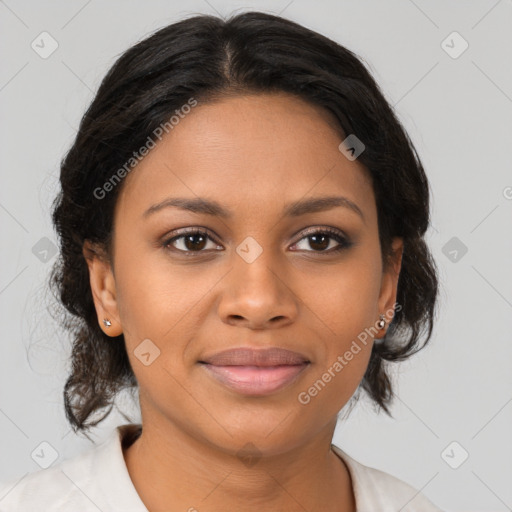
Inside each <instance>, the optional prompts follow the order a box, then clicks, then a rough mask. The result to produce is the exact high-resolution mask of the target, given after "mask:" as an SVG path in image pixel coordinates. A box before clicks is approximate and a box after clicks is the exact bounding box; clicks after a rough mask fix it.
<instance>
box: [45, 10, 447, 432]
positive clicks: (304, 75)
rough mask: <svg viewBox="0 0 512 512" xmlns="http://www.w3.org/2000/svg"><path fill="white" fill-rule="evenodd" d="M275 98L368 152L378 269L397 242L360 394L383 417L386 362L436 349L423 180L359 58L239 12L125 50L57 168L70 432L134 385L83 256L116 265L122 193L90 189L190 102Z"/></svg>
mask: <svg viewBox="0 0 512 512" xmlns="http://www.w3.org/2000/svg"><path fill="white" fill-rule="evenodd" d="M271 92H286V93H289V94H292V95H295V96H296V97H298V98H300V99H302V100H306V101H308V102H310V103H312V104H314V105H316V106H317V107H322V108H323V109H326V110H327V111H329V112H330V113H331V114H333V115H334V117H335V118H336V119H337V121H338V122H339V128H340V133H344V134H345V135H347V134H355V135H356V136H357V137H358V138H359V139H360V140H361V141H363V143H364V144H365V145H366V149H365V150H364V152H363V153H362V154H361V155H360V156H359V157H358V161H359V162H361V163H362V164H363V165H364V167H365V168H366V169H367V171H368V174H369V176H371V181H372V185H373V189H374V193H375V198H376V206H377V212H378V227H379V239H380V244H381V251H382V260H383V262H384V264H385V263H386V262H387V261H389V260H388V256H389V255H390V254H391V253H390V250H391V240H392V237H402V238H403V240H404V252H403V257H402V267H401V273H400V277H399V281H398V290H397V302H398V304H399V305H400V308H397V311H396V313H395V316H394V318H393V320H392V322H391V324H390V325H389V328H388V330H387V332H386V335H385V338H384V339H383V340H382V342H380V343H375V344H374V345H373V349H372V353H371V358H370V361H369V365H368V367H367V370H366V373H365V375H364V378H363V380H362V382H361V384H360V386H359V388H358V391H359V390H360V389H361V388H362V389H364V390H365V391H366V392H367V393H368V395H369V396H370V397H371V399H372V401H373V403H374V404H376V406H377V408H378V409H380V408H382V409H384V411H385V412H386V413H387V414H389V415H391V414H390V412H389V407H388V406H389V404H390V402H391V400H392V397H393V391H392V383H391V379H390V377H389V375H388V374H387V372H386V362H387V361H399V360H404V359H406V358H407V357H409V356H410V355H412V354H413V353H415V352H417V351H418V350H420V349H421V348H422V347H423V346H424V345H425V344H426V343H427V342H428V340H429V339H430V338H431V335H432V329H433V321H434V316H435V313H436V311H435V307H436V299H437V293H438V277H437V269H436V265H435V263H434V261H433V259H432V256H431V254H430V252H429V249H428V247H427V245H426V243H425V240H424V235H425V232H426V230H427V228H428V226H429V184H428V181H427V177H426V175H425V172H424V169H423V166H422V164H421V162H420V159H419V157H418V154H417V152H416V149H415V148H414V146H413V144H412V142H411V140H410V139H409V137H408V135H407V134H406V132H405V130H404V128H403V127H402V125H401V123H400V122H399V120H398V119H397V117H396V115H395V114H394V112H393V110H392V108H391V106H390V105H389V104H388V102H387V101H386V99H385V98H384V96H383V94H382V92H381V91H380V89H379V87H378V86H377V84H376V82H375V81H374V79H373V78H372V76H371V74H370V73H369V71H367V69H366V68H365V66H364V64H363V63H362V60H360V59H359V58H358V57H357V56H356V55H355V54H354V53H352V52H351V51H350V50H348V49H346V48H344V47H343V46H341V45H339V44H337V43H335V42H334V41H332V40H330V39H328V38H327V37H324V36H322V35H320V34H318V33H316V32H314V31H311V30H309V29H307V28H305V27H303V26H301V25H299V24H297V23H294V22H292V21H290V20H286V19H284V18H281V17H279V16H274V15H270V14H265V13H262V12H246V13H242V14H238V15H236V16H231V17H230V18H228V19H226V20H225V19H222V18H218V17H215V16H211V15H194V16H191V17H189V18H187V19H184V20H181V21H179V22H177V23H174V24H171V25H169V26H166V27H164V28H162V29H160V30H158V31H157V32H155V33H154V34H152V35H151V36H149V37H148V38H146V39H144V40H142V41H140V42H138V43H137V44H135V45H134V46H132V47H131V48H129V49H128V50H127V51H126V52H125V53H123V54H122V55H121V56H120V57H119V58H118V60H117V61H116V62H115V64H114V65H113V66H112V68H111V69H110V70H109V71H108V73H107V75H106V76H105V77H104V79H103V81H102V82H101V85H100V87H99V89H98V92H97V94H96V96H95V98H94V100H93V101H92V103H91V105H90V106H89V108H88V109H87V111H86V112H85V114H84V116H83V118H82V120H81V122H80V126H79V130H78V133H77V135H76V139H75V140H74V143H73V145H72V146H71V149H70V150H69V151H68V153H67V154H66V156H65V157H64V158H63V160H62V162H61V171H60V184H61V190H60V191H59V193H58V196H57V197H56V198H55V201H54V203H53V211H52V220H53V223H54V226H55V229H56V231H57V234H58V237H59V244H60V255H59V258H58V260H57V261H56V263H55V265H54V267H53V269H52V273H51V276H50V286H51V288H52V290H53V291H54V293H55V295H56V296H57V298H58V300H59V301H60V302H61V303H62V304H63V305H64V307H65V311H63V316H64V317H65V320H64V325H65V327H66V328H67V329H68V330H69V331H70V333H71V334H72V337H73V346H72V352H71V365H72V368H71V372H70V374H69V376H68V378H67V381H66V383H65V387H64V403H65V412H66V417H67V419H68V421H69V422H70V424H71V426H72V428H73V429H74V430H75V432H76V431H77V430H80V431H82V432H85V431H87V430H88V429H90V427H92V426H95V425H97V424H98V423H99V422H100V421H102V420H103V419H105V418H106V416H108V414H109V413H110V411H111V409H112V407H113V406H114V400H115V397H116V395H117V393H118V392H119V391H121V390H123V389H131V390H133V389H136V388H137V386H138V384H137V380H136V378H135V375H134V373H133V370H132V368H131V366H130V363H129V359H128V356H127V352H126V347H125V343H124V337H123V335H122V334H121V335H120V336H119V337H117V338H114V339H113V338H111V337H108V336H107V335H106V334H104V333H103V331H102V330H101V328H100V327H99V325H98V319H97V314H96V310H95V307H94V302H93V298H92V292H91V289H90V283H89V272H88V267H87V264H86V260H85V258H84V255H83V252H82V248H83V244H84V241H85V240H90V241H91V242H93V243H94V244H98V246H99V247H102V248H104V250H105V253H106V254H107V255H109V257H110V256H111V235H112V227H113V226H112V223H113V211H114V206H115V203H116V198H117V195H118V194H119V191H120V189H121V187H122V183H121V184H119V185H118V186H117V187H114V188H113V190H112V191H111V192H109V193H108V194H106V195H105V197H104V198H102V199H98V198H97V197H96V195H95V194H94V190H97V188H98V187H102V186H103V185H104V184H105V183H106V182H107V181H108V179H109V178H111V177H112V175H113V174H114V173H115V171H116V170H118V169H119V168H120V167H121V166H122V165H123V164H124V163H125V162H127V161H128V160H129V159H130V157H131V156H132V154H133V152H134V151H136V150H137V149H138V148H140V147H142V146H143V145H144V143H145V142H146V140H147V138H148V136H149V135H150V134H151V133H153V131H154V130H156V129H157V128H158V127H159V126H160V125H162V124H164V123H166V122H167V121H168V119H169V116H170V115H172V113H173V112H175V110H176V109H179V108H180V106H182V105H184V104H186V103H187V101H188V100H189V99H190V98H191V97H194V98H195V99H196V100H197V101H198V103H199V104H205V103H207V102H212V101H215V100H216V99H220V98H222V97H225V96H227V95H243V94H251V93H271ZM341 140H342V139H341ZM422 338H423V339H422ZM93 416H99V418H96V419H94V420H93Z"/></svg>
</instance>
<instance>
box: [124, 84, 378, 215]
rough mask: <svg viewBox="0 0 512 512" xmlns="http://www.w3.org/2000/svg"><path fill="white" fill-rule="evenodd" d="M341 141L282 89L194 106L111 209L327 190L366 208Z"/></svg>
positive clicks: (358, 171)
mask: <svg viewBox="0 0 512 512" xmlns="http://www.w3.org/2000/svg"><path fill="white" fill-rule="evenodd" d="M344 138H345V135H344V134H343V133H342V131H341V128H339V127H338V125H337V121H336V120H335V118H334V116H333V115H332V114H330V113H329V112H328V111H326V110H324V109H322V108H319V107H316V106H314V105H311V104H310V103H307V102H305V101H303V100H301V99H299V98H297V97H295V96H292V95H288V94H285V93H277V94H252V95H247V96H235V97H228V98H223V99H222V100H219V101H215V102H213V103H209V104H204V105H201V104H199V105H198V106H196V107H194V108H193V109H191V111H190V113H188V114H186V115H183V117H181V118H180V120H179V122H178V123H177V124H176V125H175V126H174V128H173V129H172V130H171V131H170V132H169V133H168V134H166V135H165V136H164V137H163V138H162V140H161V141H160V142H158V143H157V144H156V147H155V148H154V149H152V150H151V151H150V152H149V154H148V155H147V156H146V157H144V159H143V160H142V161H141V162H140V163H139V164H138V165H137V166H136V167H135V168H134V169H133V170H132V171H131V172H130V173H129V174H128V175H127V176H126V177H125V178H124V180H125V182H124V183H123V187H122V190H121V194H120V197H119V198H118V205H117V207H116V210H123V209H125V207H127V206H128V205H129V210H130V214H133V215H136V214H138V215H142V213H143V211H144V210H145V209H146V208H148V207H149V206H151V205H152V204H153V203H155V202H158V201H161V200H163V199H165V198H166V197H169V196H184V195H186V196H190V197H195V196H201V197H215V198H216V199H217V200H221V201H222V202H223V203H224V204H226V205H230V204H231V205H232V206H235V205H236V207H238V208H239V207H241V206H244V207H246V208H250V207H252V209H253V211H258V210H260V211H261V205H262V204H263V203H265V204H268V203H269V202H271V203H272V204H276V205H279V204H282V203H283V202H291V201H293V200H296V199H297V198H298V197H303V196H305V195H308V194H309V195H325V194H326V193H329V194H330V195H332V193H333V192H339V193H342V194H343V195H344V196H346V197H348V198H349V199H352V200H353V201H355V202H358V203H367V204H366V206H365V205H364V204H363V205H361V208H366V209H370V210H371V209H372V208H373V206H374V205H373V192H372V188H371V181H370V179H369V177H368V174H367V170H366V169H365V168H364V166H362V164H360V163H359V162H358V161H357V160H355V161H349V160H348V159H347V158H346V157H345V156H344V155H343V154H342V153H341V152H340V151H339V149H338V146H339V144H340V143H341V141H342V140H343V139H344ZM368 213H369V214H371V212H368Z"/></svg>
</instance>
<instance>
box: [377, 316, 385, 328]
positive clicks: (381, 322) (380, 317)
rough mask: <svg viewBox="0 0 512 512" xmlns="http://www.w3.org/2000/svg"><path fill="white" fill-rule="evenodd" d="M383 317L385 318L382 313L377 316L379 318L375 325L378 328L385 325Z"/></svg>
mask: <svg viewBox="0 0 512 512" xmlns="http://www.w3.org/2000/svg"><path fill="white" fill-rule="evenodd" d="M384 318H385V317H384V315H380V316H379V319H380V320H379V321H378V322H377V327H378V328H379V329H384V327H385V326H386V320H384Z"/></svg>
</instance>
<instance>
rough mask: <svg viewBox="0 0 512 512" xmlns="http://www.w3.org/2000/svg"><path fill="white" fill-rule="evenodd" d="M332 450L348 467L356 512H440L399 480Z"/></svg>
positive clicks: (415, 490)
mask: <svg viewBox="0 0 512 512" xmlns="http://www.w3.org/2000/svg"><path fill="white" fill-rule="evenodd" d="M332 449H333V451H334V452H335V453H336V454H337V455H338V456H339V457H340V458H341V459H342V460H343V461H344V462H345V464H346V465H347V467H348V470H349V472H350V476H351V478H352V485H353V488H354V495H355V499H356V506H357V511H358V512H375V510H379V512H396V511H397V510H400V511H402V512H442V510H441V509H440V508H438V507H437V506H435V505H434V504H433V503H432V502H431V501H429V500H428V499H427V498H426V497H425V496H424V495H423V494H422V493H421V492H419V491H418V490H417V489H415V488H414V487H412V486H411V485H409V484H407V483H405V482H404V481H402V480H400V479H399V478H396V477H395V476H393V475H390V474H389V473H385V472H384V471H380V470H379V469H375V468H372V467H369V466H365V465H364V464H361V463H360V462H358V461H356V460H355V459H353V458H352V457H350V456H349V455H348V454H347V453H345V452H344V451H343V450H342V449H341V448H339V447H337V446H335V445H332Z"/></svg>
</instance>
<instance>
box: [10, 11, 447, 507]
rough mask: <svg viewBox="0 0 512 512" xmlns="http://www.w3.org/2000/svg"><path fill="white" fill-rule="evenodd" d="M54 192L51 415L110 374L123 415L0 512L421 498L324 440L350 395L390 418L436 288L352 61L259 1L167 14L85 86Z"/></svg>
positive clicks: (380, 109)
mask: <svg viewBox="0 0 512 512" xmlns="http://www.w3.org/2000/svg"><path fill="white" fill-rule="evenodd" d="M61 186H62V190H61V191H60V193H59V195H58V197H57V199H56V202H55V208H54V211H53V221H54V224H55V227H56V230H57V232H58V235H59V237H60V244H61V245H60V249H61V258H60V261H59V262H58V264H57V265H56V267H55V269H54V274H53V276H52V284H53V285H54V286H55V287H56V290H57V291H58V292H59V294H60V298H61V300H62V303H63V305H64V306H65V307H66V309H67V311H68V312H69V313H70V314H71V316H70V317H69V319H68V320H67V321H66V325H67V326H68V327H69V329H70V331H71V333H72V335H73V354H72V370H71V374H70V376H69V378H68V380H67V382H66V386H65V390H64V396H65V405H66V414H67V417H68V420H69V422H70V424H71V425H72V427H73V428H74V429H75V431H80V432H83V433H86V432H87V431H88V430H90V428H91V427H93V426H94V425H96V424H98V423H99V422H100V421H101V420H102V419H104V418H105V417H106V416H107V415H108V414H109V412H110V410H111V408H112V405H113V403H114V399H115V397H116V395H117V394H118V393H119V391H121V390H122V389H125V388H128V389H131V390H136V391H138V398H139V403H140V410H141V418H142V424H141V425H138V424H135V423H127V424H125V425H121V426H119V427H118V428H117V429H116V430H115V431H114V432H113V434H112V435H111V436H110V438H109V439H108V440H107V441H105V442H104V443H103V444H101V445H100V446H98V447H95V448H94V449H92V450H90V451H89V452H86V453H84V454H81V455H79V456H77V457H75V458H72V459H69V460H67V461H64V462H61V463H60V464H58V465H56V466H54V467H51V468H48V469H46V470H43V471H40V472H37V473H33V474H30V475H29V476H27V477H25V478H24V479H22V481H20V482H15V481H11V482H9V483H6V484H4V486H3V487H2V492H0V496H4V498H3V499H2V500H1V501H0V510H17V511H24V510H26V511H28V510H34V509H38V510H45V511H54V510H55V511H57V510H58V511H71V510H73V511H76V510H80V511H89V510H102V511H111V510H123V511H127V510H129V511H133V512H143V511H145V510H148V511H151V512H154V511H178V510H188V511H194V510H198V511H207V510H208V511H216V510H244V511H252V510H255V511H256V510H258V511H259V510H275V511H302V510H308V511H313V510H322V511H343V512H354V511H356V510H357V511H358V512H366V511H368V512H369V511H371V512H375V511H377V510H378V511H391V510H392V511H397V510H403V511H413V510H414V511H424V512H426V511H439V509H438V508H437V507H436V506H434V505H433V504H432V503H431V502H430V501H429V500H427V498H426V497H424V496H423V495H422V494H421V493H418V492H417V491H416V490H414V489H413V488H412V487H410V486H409V485H407V484H405V483H404V482H401V481H400V480H398V479H396V478H394V477H393V476H391V475H388V474H386V473H383V472H381V471H378V470H376V469H373V468H369V467H366V466H364V465H362V464H360V463H358V462H357V461H355V460H354V459H352V458H351V457H350V456H349V455H348V454H347V453H345V452H344V451H342V450H341V449H340V448H338V447H336V446H334V445H332V437H333V433H334V429H335V426H336V422H337V415H338V413H339V411H340V410H341V409H342V408H343V407H344V406H345V405H346V404H348V403H349V401H350V399H351V398H357V396H358V394H359V392H360V391H361V390H363V391H365V392H367V393H368V394H369V396H370V397H371V399H372V400H373V401H374V403H375V404H376V405H377V406H378V407H379V408H381V409H383V410H384V411H386V412H388V413H389V404H390V401H391V398H392V386H391V382H390V379H389V377H388V375H387V373H386V362H387V361H398V360H403V359H405V358H407V357H409V356H410V355H411V354H413V353H414V352H416V351H418V350H419V349H420V348H421V347H422V346H424V345H425V343H426V342H427V341H428V340H429V338H430V337H431V333H432V327H433V318H434V311H435V304H436V296H437V273H436V267H435V264H434V262H433V261H432V258H431V255H430V252H429V250H428V248H427V246H426V244H425V241H424V234H425V232H426V230H427V228H428V225H429V186H428V181H427V178H426V176H425V173H424V170H423V167H422V165H421V162H420V160H419V158H418V156H417V154H416V151H415V149H414V147H413V145H412V143H411V141H410V140H409V138H408V136H407V134H406V133H405V131H404V129H403V128H402V126H401V125H400V123H399V121H398V120H397V118H396V117H395V115H394V113H393V112H392V110H391V108H390V106H389V105H388V103H387V102H386V100H385V98H384V97H383V95H382V93H381V92H380V90H379V88H378V86H377V85H376V83H375V81H374V80H373V78H372V77H371V76H370V74H369V73H368V71H367V70H366V69H365V67H364V66H363V64H362V63H361V62H360V61H359V59H358V58H357V57H356V56H355V55H354V54H353V53H351V52H350V51H349V50H347V49H345V48H343V47H342V46H340V45H338V44H336V43H335V42H333V41H331V40H329V39H327V38H326V37H324V36H322V35H320V34H317V33H315V32H312V31H310V30H308V29H306V28H304V27H302V26H300V25H297V24H295V23H293V22H291V21H288V20H285V19H282V18H280V17H277V16H272V15H269V14H263V13H259V12H249V13H243V14H240V15H237V16H234V17H232V18H231V19H229V20H227V21H224V20H221V19H219V18H215V17H212V16H195V17H192V18H189V19H186V20H183V21H181V22H179V23H175V24H173V25H170V26H167V27H165V28H163V29H161V30H159V31H158V32H156V33H155V34H154V35H152V36H151V37H149V38H147V39H146V40H144V41H142V42H140V43H138V44H137V45H135V46H133V47H132V48H130V49H129V50H128V51H127V52H126V53H124V54H123V55H122V56H121V57H120V58H119V60H118V61H117V62H116V63H115V65H114V66H113V67H112V69H111V70H110V71H109V72H108V74H107V76H106V77H105V78H104V80H103V82H102V84H101V86H100V88H99V91H98V93H97V95H96V97H95V99H94V101H93V102H92V104H91V106H90V107H89V109H88V110H87V112H86V113H85V115H84V117H83V119H82V122H81V125H80V129H79V131H78V134H77V137H76V140H75V142H74V144H73V146H72V148H71V150H70V151H69V153H68V154H67V156H66V158H65V159H64V160H63V162H62V167H61ZM422 335H423V337H422ZM98 415H99V417H98Z"/></svg>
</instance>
